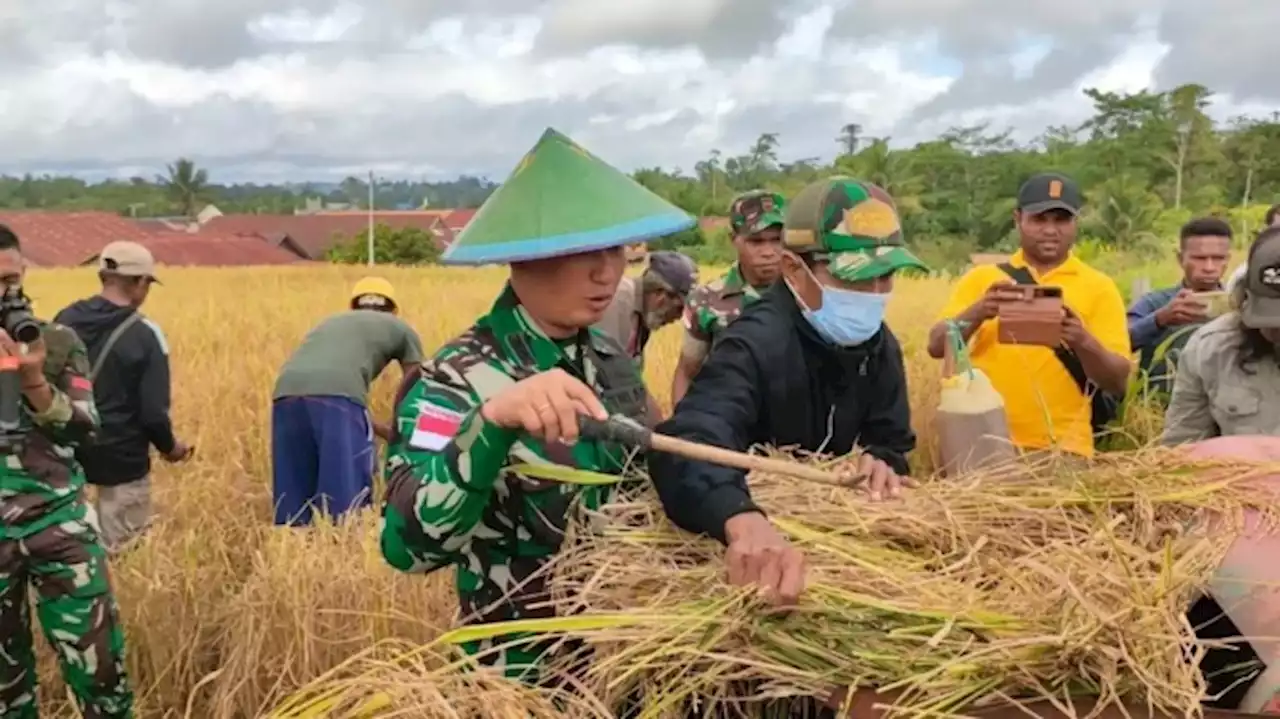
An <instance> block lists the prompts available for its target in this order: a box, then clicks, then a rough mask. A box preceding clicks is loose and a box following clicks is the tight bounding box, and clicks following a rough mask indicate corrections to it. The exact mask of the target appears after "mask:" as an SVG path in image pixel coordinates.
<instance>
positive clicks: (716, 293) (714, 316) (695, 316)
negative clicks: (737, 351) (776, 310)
mask: <svg viewBox="0 0 1280 719" xmlns="http://www.w3.org/2000/svg"><path fill="white" fill-rule="evenodd" d="M761 292H762V290H760V289H757V288H755V287H752V286H751V285H749V284H747V283H746V281H745V280H744V279H743V277H742V272H741V271H740V270H739V269H738V265H734V266H733V267H731V268H729V271H728V272H726V273H725V274H724V275H722V276H720V277H718V278H716V279H715V280H712V281H711V282H709V283H707V284H705V285H701V286H699V287H697V288H695V289H694V291H693V292H692V293H691V294H690V296H689V303H688V305H687V306H686V308H685V313H684V329H685V333H686V334H687V336H688V337H689V338H690V339H691V340H695V341H697V342H701V343H704V344H706V345H708V346H709V345H710V344H711V343H712V342H713V341H714V340H715V338H716V335H719V334H720V333H721V332H723V331H724V328H725V327H728V326H729V324H730V323H731V322H733V321H734V320H736V319H738V315H740V314H742V310H743V309H744V308H746V307H747V306H748V305H750V304H752V303H753V302H757V301H759V300H760V296H761V294H760V293H761Z"/></svg>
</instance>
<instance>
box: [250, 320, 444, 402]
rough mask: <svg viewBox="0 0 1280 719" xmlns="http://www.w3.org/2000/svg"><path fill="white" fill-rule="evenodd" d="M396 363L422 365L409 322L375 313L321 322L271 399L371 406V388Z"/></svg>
mask: <svg viewBox="0 0 1280 719" xmlns="http://www.w3.org/2000/svg"><path fill="white" fill-rule="evenodd" d="M391 360H396V361H397V362H399V363H400V365H401V366H404V365H407V364H416V363H419V362H421V361H422V341H421V340H419V339H418V334H417V333H416V332H414V331H413V328H412V327H410V326H409V325H408V324H406V323H405V322H404V320H402V319H400V318H399V317H396V316H395V315H393V314H389V313H386V312H378V311H375V310H349V311H347V312H343V313H341V314H337V315H334V316H332V317H330V318H328V319H326V320H325V321H324V322H321V323H320V324H319V325H317V326H316V327H315V328H314V329H312V330H311V331H310V332H308V333H307V336H306V337H304V338H303V340H302V344H301V345H300V346H299V347H298V349H296V350H294V352H293V355H292V356H291V357H290V358H289V360H288V361H287V362H285V364H284V366H283V367H281V368H280V374H279V376H278V377H277V378H276V386H275V390H274V391H273V392H272V395H271V398H272V399H273V400H274V399H280V398H281V397H300V396H306V395H333V396H338V397H347V398H350V399H352V400H355V401H356V402H359V403H360V404H362V405H363V404H365V401H366V397H367V396H368V394H369V385H370V384H372V383H373V380H374V379H376V378H377V377H378V375H380V374H382V370H384V369H386V367H387V365H388V364H389V363H390V362H391Z"/></svg>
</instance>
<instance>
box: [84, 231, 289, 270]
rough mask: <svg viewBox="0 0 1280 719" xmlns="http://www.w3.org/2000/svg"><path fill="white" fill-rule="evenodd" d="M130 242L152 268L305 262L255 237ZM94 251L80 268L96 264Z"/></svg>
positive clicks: (182, 235) (166, 236) (203, 235)
mask: <svg viewBox="0 0 1280 719" xmlns="http://www.w3.org/2000/svg"><path fill="white" fill-rule="evenodd" d="M134 242H137V243H138V244H140V245H142V246H143V247H145V248H147V249H148V250H150V251H151V255H152V256H153V257H155V260H156V264H160V265H173V266H184V265H185V266H200V267H243V266H247V265H290V264H296V263H299V262H305V261H306V260H304V259H303V258H302V257H300V256H299V255H298V254H297V253H296V252H293V251H291V250H289V249H287V248H285V247H281V246H280V245H278V244H275V243H272V242H270V241H268V240H266V239H264V238H262V237H258V236H256V235H219V234H214V233H209V232H200V233H192V232H149V233H144V234H141V235H139V236H137V237H135V238H134ZM101 249H102V248H98V249H97V250H95V251H94V252H93V254H91V255H89V256H87V257H85V258H83V260H82V261H81V262H80V264H86V265H87V264H93V263H95V262H97V261H98V252H100V251H101Z"/></svg>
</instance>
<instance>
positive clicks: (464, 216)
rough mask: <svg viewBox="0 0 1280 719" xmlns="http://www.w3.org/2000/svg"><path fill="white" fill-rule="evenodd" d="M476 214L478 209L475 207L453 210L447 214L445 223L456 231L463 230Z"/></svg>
mask: <svg viewBox="0 0 1280 719" xmlns="http://www.w3.org/2000/svg"><path fill="white" fill-rule="evenodd" d="M475 216H476V210H474V209H467V210H454V211H453V212H450V213H449V214H448V215H446V216H445V218H444V224H445V227H448V228H449V229H450V230H453V231H454V232H455V233H457V232H461V231H462V228H464V227H466V226H467V224H468V223H469V222H471V218H473V217H475Z"/></svg>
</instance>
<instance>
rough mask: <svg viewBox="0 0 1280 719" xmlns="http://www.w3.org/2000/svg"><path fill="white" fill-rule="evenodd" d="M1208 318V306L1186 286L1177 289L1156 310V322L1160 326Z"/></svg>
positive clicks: (1201, 320) (1188, 322)
mask: <svg viewBox="0 0 1280 719" xmlns="http://www.w3.org/2000/svg"><path fill="white" fill-rule="evenodd" d="M1208 318H1209V308H1208V307H1206V306H1205V304H1204V303H1203V302H1201V301H1200V300H1198V299H1197V298H1196V295H1195V293H1194V292H1192V291H1191V290H1188V289H1186V288H1183V289H1181V290H1179V291H1178V294H1176V295H1174V296H1173V299H1171V300H1169V303H1168V304H1166V305H1165V306H1164V307H1161V308H1160V309H1158V310H1156V324H1157V325H1159V326H1160V327H1177V326H1179V325H1186V324H1191V323H1192V322H1203V321H1204V320H1206V319H1208Z"/></svg>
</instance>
